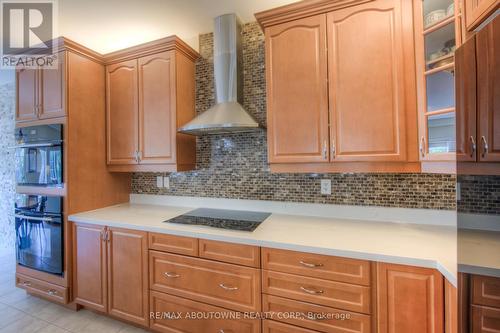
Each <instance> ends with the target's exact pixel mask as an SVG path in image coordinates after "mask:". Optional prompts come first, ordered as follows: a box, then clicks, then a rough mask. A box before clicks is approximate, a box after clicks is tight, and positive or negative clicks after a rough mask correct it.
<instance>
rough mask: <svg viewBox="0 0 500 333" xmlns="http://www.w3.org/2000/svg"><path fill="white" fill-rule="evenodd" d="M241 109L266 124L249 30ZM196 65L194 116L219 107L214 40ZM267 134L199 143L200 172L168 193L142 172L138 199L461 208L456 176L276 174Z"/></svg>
mask: <svg viewBox="0 0 500 333" xmlns="http://www.w3.org/2000/svg"><path fill="white" fill-rule="evenodd" d="M242 35H243V36H242V37H243V40H242V44H243V81H244V83H243V91H244V101H243V105H244V107H245V108H246V110H248V111H249V112H250V113H251V114H252V115H253V116H254V117H255V118H256V119H257V120H258V121H259V122H260V123H261V124H263V125H265V123H266V89H265V67H264V60H265V59H264V36H263V33H262V31H261V29H260V27H259V26H258V25H257V24H256V23H249V24H245V25H244V27H243V31H242ZM200 54H201V58H200V59H199V60H198V62H197V65H196V111H197V112H198V113H200V112H203V111H205V110H206V109H208V108H209V107H210V106H211V105H213V104H214V103H215V101H214V82H213V78H214V76H213V34H203V35H200ZM266 147H267V141H266V132H265V131H260V132H256V133H245V134H237V135H215V136H204V137H200V138H198V141H197V156H196V157H197V168H196V171H191V172H182V173H172V174H171V175H170V189H168V190H165V189H158V188H156V179H155V177H156V174H154V173H137V174H134V176H133V179H132V192H133V193H148V194H165V195H179V196H204V197H222V198H239V199H256V200H276V201H293V202H311V203H330V204H345V205H370V206H386V207H412V208H433V209H448V210H449V209H455V207H456V203H455V177H454V176H451V175H428V174H427V175H426V174H325V175H323V174H322V175H318V174H272V173H270V172H269V167H268V164H267V148H266ZM321 178H328V179H331V180H332V195H330V196H323V195H321V194H320V190H319V189H320V179H321Z"/></svg>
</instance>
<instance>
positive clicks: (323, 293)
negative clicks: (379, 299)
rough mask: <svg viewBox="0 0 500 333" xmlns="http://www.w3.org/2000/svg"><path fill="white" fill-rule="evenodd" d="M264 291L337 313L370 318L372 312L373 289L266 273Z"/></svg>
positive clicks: (263, 277)
mask: <svg viewBox="0 0 500 333" xmlns="http://www.w3.org/2000/svg"><path fill="white" fill-rule="evenodd" d="M262 291H263V292H264V293H266V294H271V295H275V296H282V297H286V298H291V299H296V300H298V301H306V302H311V303H315V304H320V305H325V306H329V307H333V308H337V309H343V310H349V311H355V312H361V313H366V314H370V312H371V311H370V309H371V300H370V297H371V289H370V287H363V286H358V285H354V284H347V283H342V282H334V281H327V280H320V279H315V278H310V277H303V276H299V275H292V274H287V273H279V272H272V271H262Z"/></svg>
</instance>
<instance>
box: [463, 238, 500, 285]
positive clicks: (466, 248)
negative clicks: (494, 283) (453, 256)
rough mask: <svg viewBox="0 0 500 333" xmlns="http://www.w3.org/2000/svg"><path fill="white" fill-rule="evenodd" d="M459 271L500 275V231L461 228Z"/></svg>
mask: <svg viewBox="0 0 500 333" xmlns="http://www.w3.org/2000/svg"><path fill="white" fill-rule="evenodd" d="M458 271H459V272H463V273H470V274H479V275H487V276H495V277H500V232H496V231H481V230H468V229H459V231H458Z"/></svg>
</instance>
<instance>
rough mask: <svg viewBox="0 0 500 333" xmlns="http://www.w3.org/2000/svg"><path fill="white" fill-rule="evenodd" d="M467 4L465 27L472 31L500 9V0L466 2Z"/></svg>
mask: <svg viewBox="0 0 500 333" xmlns="http://www.w3.org/2000/svg"><path fill="white" fill-rule="evenodd" d="M463 2H464V3H465V26H466V27H467V30H468V31H472V30H473V29H475V28H476V27H477V26H478V25H480V24H481V22H482V21H484V19H486V18H487V17H488V16H489V14H491V13H493V12H494V11H495V10H496V9H498V8H499V7H500V2H499V1H498V0H464V1H463Z"/></svg>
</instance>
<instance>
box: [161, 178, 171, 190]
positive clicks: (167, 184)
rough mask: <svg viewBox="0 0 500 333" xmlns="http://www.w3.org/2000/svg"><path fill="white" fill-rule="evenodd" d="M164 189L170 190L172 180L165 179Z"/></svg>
mask: <svg viewBox="0 0 500 333" xmlns="http://www.w3.org/2000/svg"><path fill="white" fill-rule="evenodd" d="M163 188H170V178H169V177H163Z"/></svg>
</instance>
